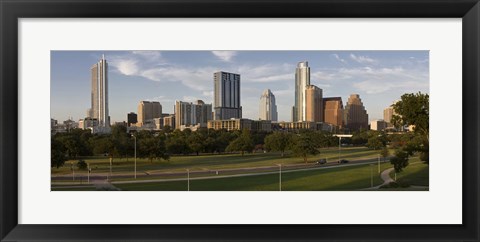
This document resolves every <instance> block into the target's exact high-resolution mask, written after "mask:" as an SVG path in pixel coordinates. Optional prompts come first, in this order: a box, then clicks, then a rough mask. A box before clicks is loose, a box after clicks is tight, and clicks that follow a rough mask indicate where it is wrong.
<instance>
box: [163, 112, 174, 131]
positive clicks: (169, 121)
mask: <svg viewBox="0 0 480 242" xmlns="http://www.w3.org/2000/svg"><path fill="white" fill-rule="evenodd" d="M165 126H169V127H170V128H171V129H175V114H170V115H168V116H165V117H163V127H162V128H165Z"/></svg>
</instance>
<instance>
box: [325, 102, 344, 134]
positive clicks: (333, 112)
mask: <svg viewBox="0 0 480 242" xmlns="http://www.w3.org/2000/svg"><path fill="white" fill-rule="evenodd" d="M343 112H344V111H343V103H342V98H341V97H328V98H323V120H324V122H325V123H327V124H332V125H334V126H337V127H339V128H342V127H343Z"/></svg>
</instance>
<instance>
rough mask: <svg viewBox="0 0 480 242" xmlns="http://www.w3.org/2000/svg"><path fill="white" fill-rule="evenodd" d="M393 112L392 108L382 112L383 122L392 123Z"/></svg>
mask: <svg viewBox="0 0 480 242" xmlns="http://www.w3.org/2000/svg"><path fill="white" fill-rule="evenodd" d="M393 114H394V111H393V107H387V108H385V109H384V110H383V120H385V122H387V123H391V122H392V117H393Z"/></svg>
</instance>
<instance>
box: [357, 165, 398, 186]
mask: <svg viewBox="0 0 480 242" xmlns="http://www.w3.org/2000/svg"><path fill="white" fill-rule="evenodd" d="M393 169H394V168H393V167H392V168H388V169H386V170H384V171H382V173H381V174H380V178H382V180H383V183H382V184H380V185H378V186H375V187H368V188H364V189H360V190H364V191H368V190H377V189H380V187H381V186H383V185H388V184H390V182H394V180H393V179H392V178H391V177H390V172H392V171H393Z"/></svg>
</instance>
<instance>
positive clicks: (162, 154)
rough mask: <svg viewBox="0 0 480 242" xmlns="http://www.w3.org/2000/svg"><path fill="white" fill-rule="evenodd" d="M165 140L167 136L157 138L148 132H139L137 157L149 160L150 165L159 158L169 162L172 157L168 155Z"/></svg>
mask: <svg viewBox="0 0 480 242" xmlns="http://www.w3.org/2000/svg"><path fill="white" fill-rule="evenodd" d="M165 139H166V137H165V135H157V136H155V135H154V134H153V133H151V132H148V131H141V132H139V133H138V137H137V142H138V143H137V156H138V157H140V158H147V159H148V160H149V161H150V163H152V162H153V160H154V159H158V158H160V159H164V160H169V159H170V156H169V155H168V153H167V149H166V145H165Z"/></svg>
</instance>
